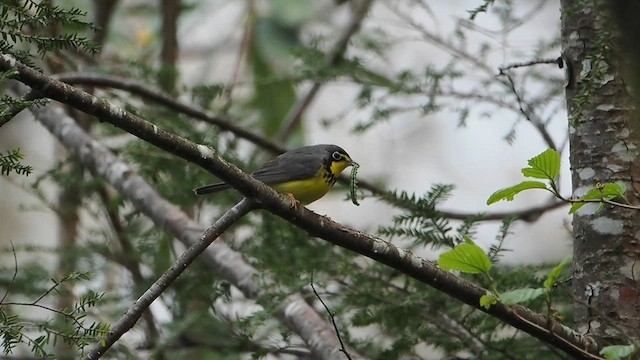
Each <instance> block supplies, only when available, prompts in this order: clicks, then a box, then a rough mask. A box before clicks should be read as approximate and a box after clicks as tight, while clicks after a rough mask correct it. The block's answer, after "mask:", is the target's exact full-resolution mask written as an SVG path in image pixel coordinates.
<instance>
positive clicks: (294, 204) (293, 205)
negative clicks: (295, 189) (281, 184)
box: [286, 193, 300, 210]
mask: <svg viewBox="0 0 640 360" xmlns="http://www.w3.org/2000/svg"><path fill="white" fill-rule="evenodd" d="M286 197H287V199H289V201H290V202H291V208H292V209H296V210H297V209H298V205H300V201H298V199H296V197H295V196H293V194H292V193H287V194H286Z"/></svg>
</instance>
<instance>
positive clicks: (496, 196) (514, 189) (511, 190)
mask: <svg viewBox="0 0 640 360" xmlns="http://www.w3.org/2000/svg"><path fill="white" fill-rule="evenodd" d="M546 188H547V185H546V184H545V183H543V182H540V181H530V180H529V181H523V182H521V183H520V184H518V185H514V186H511V187H508V188H505V189H501V190H498V191H496V192H494V193H493V194H491V196H489V199H487V205H491V204H493V203H497V202H498V201H502V200H507V201H512V200H513V197H514V196H516V195H517V194H518V193H520V192H521V191H524V190H529V189H546Z"/></svg>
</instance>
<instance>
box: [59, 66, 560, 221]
mask: <svg viewBox="0 0 640 360" xmlns="http://www.w3.org/2000/svg"><path fill="white" fill-rule="evenodd" d="M52 78H54V79H57V80H59V81H62V82H64V83H67V84H70V85H90V86H97V87H107V88H112V89H120V90H125V91H128V92H130V93H133V94H135V95H138V96H140V97H142V98H144V99H147V100H151V101H154V102H156V103H159V104H161V105H163V106H166V107H168V108H169V109H172V110H174V111H176V112H178V113H181V114H185V115H187V116H191V117H193V118H195V119H198V120H201V121H204V122H207V123H209V124H213V125H216V126H218V127H219V128H221V129H222V130H225V131H229V132H231V133H234V134H235V135H236V136H238V137H240V138H242V139H245V140H247V141H250V142H252V143H254V144H256V145H258V146H259V147H261V148H263V149H266V150H267V151H270V152H271V153H273V154H282V153H283V152H285V151H287V148H285V147H284V146H281V145H279V144H277V143H275V142H273V141H271V140H269V139H267V138H265V137H263V136H261V135H259V134H256V133H253V132H251V131H249V130H246V129H244V128H242V127H240V126H238V125H235V124H234V123H232V122H230V121H229V120H228V119H225V118H222V117H218V116H212V115H209V114H207V112H206V111H205V110H204V109H201V108H199V107H197V106H195V105H192V104H186V103H183V102H180V101H178V100H175V99H174V98H173V97H171V96H170V95H167V94H164V93H162V92H160V91H158V90H156V89H154V88H152V87H150V86H148V85H145V84H143V83H140V82H139V81H136V80H134V79H128V78H122V77H118V76H111V75H102V74H86V73H63V74H56V75H53V76H52ZM340 181H341V182H342V183H343V184H349V182H350V180H349V177H348V176H347V175H343V176H341V177H340ZM358 188H360V189H365V190H367V191H370V192H371V194H373V195H374V196H381V195H383V194H384V193H385V192H386V190H384V189H382V188H380V187H379V186H377V185H375V184H373V183H371V182H369V181H366V180H360V179H359V180H358ZM563 205H565V204H564V203H563V202H561V201H556V202H553V203H549V204H545V205H540V206H534V207H531V208H528V209H523V210H514V211H505V212H491V213H482V214H480V213H478V214H473V213H466V212H457V211H452V210H439V212H440V214H441V215H442V216H443V217H446V218H448V219H454V220H467V219H469V218H470V217H477V218H479V220H478V221H501V220H503V219H504V218H507V217H512V218H516V219H518V220H523V221H527V222H533V221H536V220H537V219H538V218H539V217H540V216H542V215H543V214H544V213H545V212H547V211H549V210H554V209H556V208H558V207H560V206H563Z"/></svg>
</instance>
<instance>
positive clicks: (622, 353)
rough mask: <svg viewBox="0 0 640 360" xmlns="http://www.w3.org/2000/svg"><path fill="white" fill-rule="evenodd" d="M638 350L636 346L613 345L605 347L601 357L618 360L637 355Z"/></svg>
mask: <svg viewBox="0 0 640 360" xmlns="http://www.w3.org/2000/svg"><path fill="white" fill-rule="evenodd" d="M636 350H637V349H636V347H635V346H634V345H612V346H605V347H603V348H602V350H600V355H603V356H604V358H605V359H607V360H617V359H622V358H625V357H627V356H629V355H631V354H633V353H635V352H636Z"/></svg>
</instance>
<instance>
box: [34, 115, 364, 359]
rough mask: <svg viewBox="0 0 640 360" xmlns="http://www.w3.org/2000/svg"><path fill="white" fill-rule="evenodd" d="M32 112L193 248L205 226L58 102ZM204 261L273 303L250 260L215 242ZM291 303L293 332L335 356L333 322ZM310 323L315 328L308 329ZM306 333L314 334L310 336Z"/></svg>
mask: <svg viewBox="0 0 640 360" xmlns="http://www.w3.org/2000/svg"><path fill="white" fill-rule="evenodd" d="M34 113H35V115H36V119H37V120H38V121H40V122H41V123H42V124H43V125H44V126H45V127H46V128H47V129H48V130H49V131H51V132H52V134H53V135H54V136H55V137H56V138H57V139H58V140H59V141H60V142H61V143H62V144H63V145H64V146H65V147H66V148H67V149H68V150H69V151H70V152H71V153H72V154H74V155H75V156H76V157H77V158H78V159H79V160H80V162H82V164H83V165H84V166H85V167H87V169H89V170H90V171H91V172H92V173H93V174H94V175H95V176H100V177H102V178H103V179H104V180H105V181H106V182H108V183H109V184H110V185H111V186H113V187H114V188H115V189H116V190H117V191H118V192H119V193H120V194H121V195H122V196H123V197H124V198H126V199H128V200H129V201H131V203H132V204H133V206H135V207H136V208H137V209H138V210H140V211H141V212H142V213H144V214H145V215H147V216H148V217H149V218H150V219H151V220H152V221H153V222H154V223H155V224H156V225H157V226H158V227H159V228H161V229H162V230H163V231H165V232H166V233H167V234H170V235H171V236H174V237H175V238H176V239H178V240H179V241H181V242H182V243H183V244H184V245H185V246H191V245H193V244H194V243H195V242H196V241H198V239H199V237H200V235H201V234H202V231H203V230H204V229H203V228H202V227H201V226H200V225H198V224H197V223H195V222H194V221H193V220H191V219H190V218H188V217H187V215H186V214H185V213H184V212H183V211H181V210H180V208H178V207H177V206H175V205H173V204H172V203H169V202H168V201H167V200H165V199H164V198H162V197H161V196H160V195H159V194H158V193H157V192H156V191H155V190H154V189H153V188H151V187H150V186H149V184H148V183H146V182H145V181H144V180H143V179H142V178H141V177H140V176H139V175H138V174H136V172H135V171H134V170H133V169H132V168H131V167H130V166H129V165H128V164H126V163H125V162H123V161H122V160H121V159H119V158H118V157H117V156H115V155H114V154H113V153H111V152H110V151H109V150H108V149H107V148H106V147H105V146H104V145H102V144H101V143H99V142H97V141H96V140H94V139H93V138H91V137H89V136H88V134H86V133H85V132H83V131H82V129H81V128H80V127H79V126H77V124H76V123H75V121H73V119H71V118H69V117H68V116H67V115H66V114H65V113H64V111H63V110H62V109H61V108H60V107H59V106H54V105H49V106H46V107H44V108H40V109H35V110H34ZM200 259H201V260H202V261H204V263H205V264H207V265H208V266H210V267H211V268H212V269H213V271H216V272H217V273H218V274H219V275H220V277H221V278H223V279H226V280H227V281H229V282H230V283H232V284H233V285H235V286H236V287H237V288H238V289H240V291H242V292H243V294H244V295H245V296H246V297H247V298H254V299H258V300H259V303H260V304H262V305H265V307H274V306H275V305H274V304H273V303H270V302H269V301H270V300H271V297H269V296H264V295H265V293H264V292H263V290H262V289H261V287H260V285H259V284H258V282H257V281H256V279H257V277H256V275H257V274H258V271H257V270H256V269H255V268H253V267H252V266H251V265H250V264H248V263H247V262H246V261H245V260H244V259H243V257H242V255H241V254H240V253H238V252H236V251H234V250H233V249H231V248H230V247H228V246H227V245H226V244H224V243H222V242H214V243H213V244H211V245H209V246H208V247H207V249H206V251H205V252H204V253H203V254H201V255H200ZM288 301H293V302H295V303H292V302H288ZM288 301H285V302H284V303H282V304H278V306H276V307H278V308H284V309H287V308H290V307H292V306H293V307H295V308H296V309H299V310H300V311H299V312H284V311H281V312H280V314H278V315H279V316H280V317H281V318H282V320H283V321H284V323H286V324H291V326H292V330H293V331H295V332H297V333H298V334H299V335H300V337H301V338H302V339H303V340H304V341H305V342H306V343H307V344H308V345H309V349H310V350H311V352H312V353H313V354H314V356H316V358H318V359H326V360H330V359H334V358H333V357H326V356H332V354H336V353H338V352H339V343H338V340H337V337H336V335H335V333H334V332H333V328H332V326H331V325H330V324H328V323H327V322H326V321H325V320H323V319H322V318H321V317H320V316H319V315H318V314H315V315H309V314H312V313H313V312H314V310H313V309H312V308H311V307H310V306H309V305H308V304H306V303H304V302H300V301H299V297H296V296H292V297H290V299H288ZM305 306H306V308H305ZM302 316H305V317H302ZM306 327H309V328H310V329H315V330H316V331H310V330H307V329H305V328H306ZM318 329H322V331H318ZM298 331H299V332H298ZM307 335H308V336H311V337H306V336H307ZM350 354H351V356H352V357H353V358H354V359H361V358H362V357H361V356H360V355H358V354H357V353H355V352H354V351H353V350H350Z"/></svg>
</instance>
